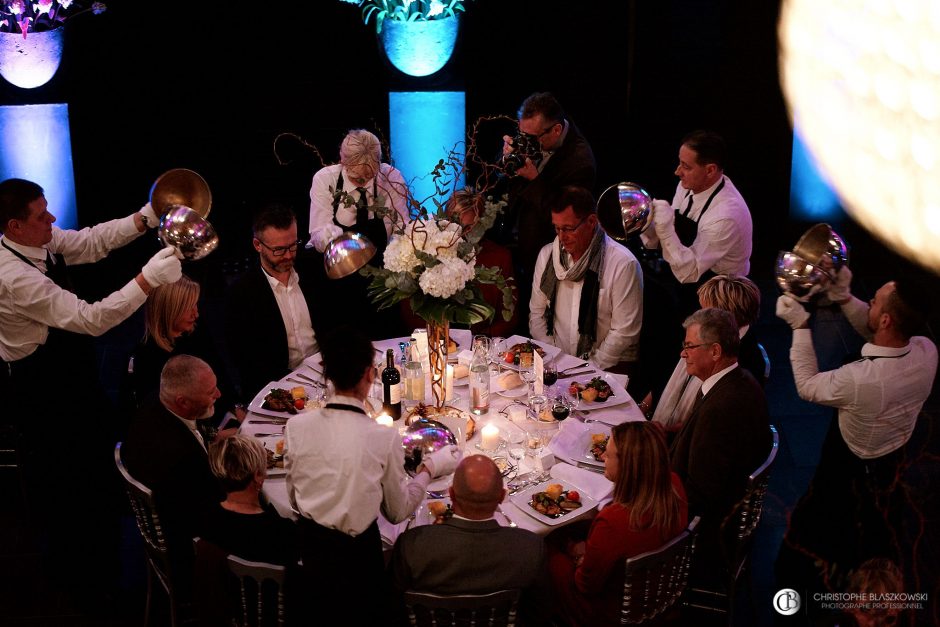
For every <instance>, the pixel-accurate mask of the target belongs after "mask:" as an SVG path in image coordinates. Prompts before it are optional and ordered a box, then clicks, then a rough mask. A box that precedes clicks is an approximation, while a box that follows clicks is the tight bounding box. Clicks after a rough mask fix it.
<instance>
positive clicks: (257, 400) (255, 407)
mask: <svg viewBox="0 0 940 627" xmlns="http://www.w3.org/2000/svg"><path fill="white" fill-rule="evenodd" d="M298 385H300V384H299V383H292V382H290V381H287V382H284V381H271V383H269V384H267V385H266V386H264V387H263V388H261V391H260V392H258V394H257V395H255V397H254V398H253V399H251V402H250V403H248V411H250V412H251V413H253V414H261V415H262V416H272V417H274V418H285V419H286V418H290V417H291V416H296V415H297V414H301V413H304V412H308V411H310V410H311V409H314V408H313V407H312V406H311V405H312V404H310V403H308V404H307V406H306V407H305V408H304V409H301V410H298V411H297V414H292V413H290V412H286V411H275V410H273V409H265V408H264V407H262V406H261V405H262V403H264V397H265V396H267V394H268V392H270V391H271V388H281V389H282V390H290V389H291V388H293V387H297V386H298ZM303 388H304V389H305V390H306V391H307V397H308V398H314V396H315V395H314V390H315V388H314V386H312V385H305V386H303Z"/></svg>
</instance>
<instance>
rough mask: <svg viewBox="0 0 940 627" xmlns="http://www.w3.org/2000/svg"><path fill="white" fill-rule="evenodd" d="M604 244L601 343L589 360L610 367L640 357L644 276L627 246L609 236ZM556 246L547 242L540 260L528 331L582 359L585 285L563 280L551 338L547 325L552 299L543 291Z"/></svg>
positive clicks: (599, 299) (599, 305) (599, 323)
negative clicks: (581, 319)
mask: <svg viewBox="0 0 940 627" xmlns="http://www.w3.org/2000/svg"><path fill="white" fill-rule="evenodd" d="M556 239H557V238H556ZM604 246H605V247H606V250H605V252H604V263H603V265H602V266H601V268H600V277H599V278H600V292H599V294H598V297H597V340H596V341H595V344H594V349H593V352H592V354H591V356H590V357H591V359H593V360H594V361H595V363H597V365H598V367H600V368H610V367H612V366H615V365H616V364H617V363H619V362H621V361H636V359H637V356H638V353H637V351H638V348H639V341H640V326H641V325H642V324H643V275H642V273H641V272H640V265H639V263H638V262H637V260H636V257H634V256H633V253H631V252H630V251H629V250H627V249H626V248H625V247H623V246H621V245H620V244H618V243H617V242H615V241H614V240H612V239H610V237H608V236H607V235H605V236H604ZM553 247H554V242H553V243H551V244H546V245H545V246H544V247H543V248H542V250H541V251H540V252H539V256H538V259H537V260H536V262H535V273H534V274H533V276H532V296H531V298H530V300H529V330H530V332H531V333H532V337H533V338H534V339H536V340H539V341H541V342H547V343H549V344H552V345H554V346H557V347H558V348H560V349H561V350H563V351H564V352H566V353H568V354H569V355H577V352H578V338H579V333H578V312H579V311H580V309H581V288H582V286H583V285H584V281H583V280H581V281H563V280H559V281H558V286H557V288H556V290H555V328H554V332H555V333H554V335H552V336H549V335H548V325H547V324H546V323H545V318H544V317H543V316H544V313H545V309H546V308H547V307H548V305H549V300H548V297H547V296H546V295H545V294H544V293H542V290H541V286H540V284H541V281H542V273H543V272H544V270H545V266H546V265H547V264H548V263H549V260H550V259H551V257H552V249H553ZM565 254H567V253H565Z"/></svg>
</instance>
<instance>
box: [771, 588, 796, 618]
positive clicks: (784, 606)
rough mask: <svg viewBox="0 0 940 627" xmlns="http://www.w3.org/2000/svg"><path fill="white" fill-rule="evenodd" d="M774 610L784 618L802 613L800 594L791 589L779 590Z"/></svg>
mask: <svg viewBox="0 0 940 627" xmlns="http://www.w3.org/2000/svg"><path fill="white" fill-rule="evenodd" d="M774 609H775V610H777V613H778V614H783V615H784V616H792V615H793V614H796V613H797V612H799V611H800V593H799V592H797V591H796V590H793V589H791V588H784V589H783V590H778V591H777V594H775V595H774Z"/></svg>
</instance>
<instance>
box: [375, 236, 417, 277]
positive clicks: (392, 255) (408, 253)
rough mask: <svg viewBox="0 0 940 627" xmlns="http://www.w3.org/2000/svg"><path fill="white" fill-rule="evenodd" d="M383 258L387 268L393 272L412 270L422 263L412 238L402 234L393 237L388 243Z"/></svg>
mask: <svg viewBox="0 0 940 627" xmlns="http://www.w3.org/2000/svg"><path fill="white" fill-rule="evenodd" d="M383 260H384V262H385V268H386V269H388V270H391V271H392V272H411V271H412V270H414V268H415V266H418V265H420V262H419V261H418V258H417V257H416V256H415V248H414V246H412V245H411V240H410V239H408V238H407V237H404V236H401V235H397V236H395V237H393V238H392V241H390V242H389V243H388V246H387V247H386V248H385V256H384V257H383Z"/></svg>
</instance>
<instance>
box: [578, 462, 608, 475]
mask: <svg viewBox="0 0 940 627" xmlns="http://www.w3.org/2000/svg"><path fill="white" fill-rule="evenodd" d="M578 468H584V469H585V470H590V471H591V472H596V473H598V474H601V475H602V474H604V467H603V466H594V465H592V464H588V463H586V462H578Z"/></svg>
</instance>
